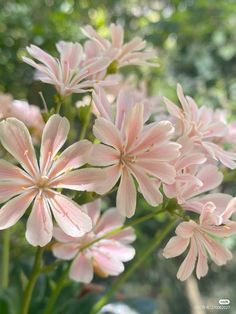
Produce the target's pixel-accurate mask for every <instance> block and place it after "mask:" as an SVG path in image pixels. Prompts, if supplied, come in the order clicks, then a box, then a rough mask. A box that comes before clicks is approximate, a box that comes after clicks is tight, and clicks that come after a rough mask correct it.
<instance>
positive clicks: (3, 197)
mask: <svg viewBox="0 0 236 314" xmlns="http://www.w3.org/2000/svg"><path fill="white" fill-rule="evenodd" d="M23 192H25V189H24V187H23V186H22V184H19V183H15V184H14V183H12V182H0V203H4V202H6V201H7V200H9V199H10V198H12V197H13V196H16V195H18V194H22V193H23Z"/></svg>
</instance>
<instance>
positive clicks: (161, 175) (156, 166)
mask: <svg viewBox="0 0 236 314" xmlns="http://www.w3.org/2000/svg"><path fill="white" fill-rule="evenodd" d="M137 165H138V166H139V168H142V169H143V171H144V172H146V173H147V174H149V175H150V176H153V177H156V178H158V179H160V180H161V181H162V182H164V183H167V184H172V183H174V181H175V176H176V171H175V168H174V166H172V165H170V164H169V163H167V162H161V161H160V162H159V161H156V160H154V159H148V160H145V159H143V160H139V159H138V160H137Z"/></svg>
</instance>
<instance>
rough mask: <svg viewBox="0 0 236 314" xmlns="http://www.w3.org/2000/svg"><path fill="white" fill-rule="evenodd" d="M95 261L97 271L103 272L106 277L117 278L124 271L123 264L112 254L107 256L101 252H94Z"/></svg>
mask: <svg viewBox="0 0 236 314" xmlns="http://www.w3.org/2000/svg"><path fill="white" fill-rule="evenodd" d="M93 259H94V263H95V265H96V266H95V270H96V268H97V271H98V273H99V272H101V273H102V274H103V275H104V276H107V275H111V276H117V275H119V274H120V273H122V272H123V271H124V265H123V263H122V262H121V261H120V260H118V259H116V258H114V257H113V256H112V255H111V254H106V253H103V252H101V251H100V250H94V251H93Z"/></svg>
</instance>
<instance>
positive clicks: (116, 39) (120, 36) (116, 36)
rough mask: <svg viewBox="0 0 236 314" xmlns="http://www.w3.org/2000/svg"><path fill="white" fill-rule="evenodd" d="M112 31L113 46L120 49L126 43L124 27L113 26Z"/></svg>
mask: <svg viewBox="0 0 236 314" xmlns="http://www.w3.org/2000/svg"><path fill="white" fill-rule="evenodd" d="M110 31H111V39H112V46H113V47H115V48H120V47H121V46H122V44H123V41H124V30H123V27H122V26H120V25H116V24H111V26H110Z"/></svg>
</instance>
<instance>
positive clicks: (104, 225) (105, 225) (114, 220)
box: [94, 209, 125, 236]
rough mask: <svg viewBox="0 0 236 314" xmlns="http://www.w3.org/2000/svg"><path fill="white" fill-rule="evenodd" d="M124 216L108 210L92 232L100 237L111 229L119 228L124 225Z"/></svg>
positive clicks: (113, 210)
mask: <svg viewBox="0 0 236 314" xmlns="http://www.w3.org/2000/svg"><path fill="white" fill-rule="evenodd" d="M124 220H125V219H124V216H121V215H120V214H119V213H118V212H117V210H115V209H109V210H107V211H105V213H104V214H103V215H102V216H101V218H100V219H99V221H98V223H97V225H96V228H95V229H94V232H96V233H97V234H99V236H100V235H102V234H104V233H106V232H108V231H110V230H112V229H115V228H118V227H121V226H122V225H123V223H124Z"/></svg>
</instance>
